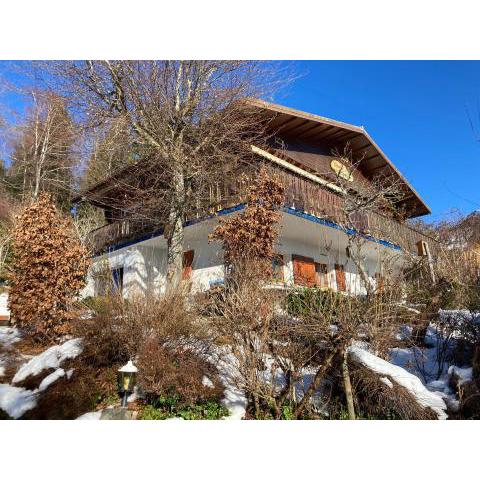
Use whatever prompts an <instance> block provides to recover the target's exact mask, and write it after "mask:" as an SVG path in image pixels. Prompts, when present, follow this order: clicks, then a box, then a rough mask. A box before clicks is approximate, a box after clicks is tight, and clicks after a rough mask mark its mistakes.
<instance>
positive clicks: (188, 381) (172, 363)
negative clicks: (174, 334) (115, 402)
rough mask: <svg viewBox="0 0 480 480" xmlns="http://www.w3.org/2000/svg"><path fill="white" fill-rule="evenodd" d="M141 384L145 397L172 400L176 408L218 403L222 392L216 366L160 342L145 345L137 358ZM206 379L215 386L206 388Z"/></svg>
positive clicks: (152, 399)
mask: <svg viewBox="0 0 480 480" xmlns="http://www.w3.org/2000/svg"><path fill="white" fill-rule="evenodd" d="M137 366H138V369H139V377H138V384H139V386H140V388H141V389H142V391H143V392H144V393H145V395H146V397H147V399H148V400H150V401H154V400H155V399H156V398H158V397H173V398H175V400H176V404H177V405H180V406H181V405H191V404H194V403H196V402H202V401H207V400H210V399H218V398H220V397H221V396H222V392H223V388H222V386H221V382H220V380H219V378H218V375H217V373H216V370H215V368H214V367H213V365H212V364H211V363H209V362H207V361H206V360H204V359H202V358H200V356H199V355H198V354H196V353H195V352H193V351H192V350H190V349H186V348H175V349H172V348H171V347H170V346H168V345H165V344H162V343H161V342H159V340H158V339H157V338H150V339H148V340H147V341H146V342H144V343H143V345H142V347H141V349H140V352H139V355H138V357H137ZM205 377H206V378H208V379H209V380H210V381H211V382H212V385H205V384H204V383H205Z"/></svg>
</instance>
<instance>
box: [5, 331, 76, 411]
mask: <svg viewBox="0 0 480 480" xmlns="http://www.w3.org/2000/svg"><path fill="white" fill-rule="evenodd" d="M3 328H4V327H3ZM1 334H3V335H2V336H0V342H2V343H4V345H5V344H8V345H11V343H13V342H14V341H16V339H17V338H19V335H18V331H17V330H16V329H9V331H5V330H2V331H0V335H1ZM81 351H82V345H81V339H78V338H76V339H73V340H68V341H67V342H65V343H63V344H62V345H55V346H53V347H50V348H49V349H47V350H45V351H44V352H42V353H40V354H39V355H37V356H35V357H32V358H31V359H30V360H29V361H28V362H27V363H25V364H24V365H22V366H21V367H20V369H19V370H18V371H17V373H16V374H15V376H14V377H13V380H12V384H13V383H18V382H21V381H22V380H24V379H25V378H27V377H29V376H30V375H38V374H39V373H41V372H42V371H43V370H46V369H49V368H54V369H55V371H53V372H52V373H50V374H49V375H47V376H46V377H45V378H44V379H43V380H42V382H41V383H40V385H39V387H38V388H36V389H35V390H27V389H25V388H21V387H16V386H13V385H9V384H6V383H3V384H0V409H2V410H4V411H5V412H7V413H8V415H9V416H10V417H12V418H20V417H21V416H22V415H23V414H24V413H25V412H26V411H28V410H31V409H32V408H35V407H36V404H37V398H38V396H39V394H40V393H41V392H43V391H44V390H46V389H47V388H48V387H49V386H50V385H51V384H52V383H54V382H55V381H57V380H58V379H59V378H61V377H63V376H64V375H67V376H68V375H71V373H72V372H71V370H69V371H68V372H65V370H64V369H63V368H59V367H60V364H61V363H62V362H63V361H65V360H67V359H69V358H75V357H76V356H77V355H79V354H80V353H81ZM0 360H1V359H0ZM2 370H3V367H2V366H1V363H0V375H2V373H3V372H2Z"/></svg>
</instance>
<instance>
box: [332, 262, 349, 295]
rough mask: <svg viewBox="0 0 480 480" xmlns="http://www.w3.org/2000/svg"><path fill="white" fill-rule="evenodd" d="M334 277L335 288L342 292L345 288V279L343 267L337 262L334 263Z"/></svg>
mask: <svg viewBox="0 0 480 480" xmlns="http://www.w3.org/2000/svg"><path fill="white" fill-rule="evenodd" d="M335 278H336V279H337V290H338V291H339V292H344V291H345V290H346V289H347V285H346V281H345V267H344V266H343V265H340V264H338V263H336V264H335Z"/></svg>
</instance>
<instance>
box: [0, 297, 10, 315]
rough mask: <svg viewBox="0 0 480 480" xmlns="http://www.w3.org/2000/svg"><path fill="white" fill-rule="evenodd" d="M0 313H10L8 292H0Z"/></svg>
mask: <svg viewBox="0 0 480 480" xmlns="http://www.w3.org/2000/svg"><path fill="white" fill-rule="evenodd" d="M0 315H10V310H9V309H8V294H7V293H2V294H0Z"/></svg>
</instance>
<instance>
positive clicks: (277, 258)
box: [272, 255, 285, 282]
mask: <svg viewBox="0 0 480 480" xmlns="http://www.w3.org/2000/svg"><path fill="white" fill-rule="evenodd" d="M284 266H285V262H284V260H283V255H274V257H273V258H272V280H273V281H274V282H284V281H285V276H284V272H283V267H284Z"/></svg>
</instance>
